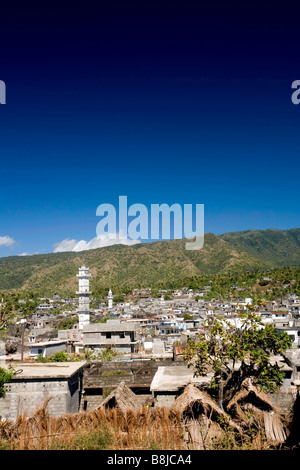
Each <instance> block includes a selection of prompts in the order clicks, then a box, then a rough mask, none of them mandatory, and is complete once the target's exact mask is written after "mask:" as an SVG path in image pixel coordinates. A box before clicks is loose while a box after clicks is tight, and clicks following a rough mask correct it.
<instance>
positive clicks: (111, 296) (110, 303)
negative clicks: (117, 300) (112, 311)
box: [107, 289, 113, 308]
mask: <svg viewBox="0 0 300 470" xmlns="http://www.w3.org/2000/svg"><path fill="white" fill-rule="evenodd" d="M107 300H108V308H112V307H113V294H112V291H111V289H109V292H108V296H107Z"/></svg>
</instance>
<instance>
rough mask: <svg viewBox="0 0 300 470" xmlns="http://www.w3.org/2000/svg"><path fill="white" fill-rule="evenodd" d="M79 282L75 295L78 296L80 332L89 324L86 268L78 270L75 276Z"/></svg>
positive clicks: (87, 274) (88, 292)
mask: <svg viewBox="0 0 300 470" xmlns="http://www.w3.org/2000/svg"><path fill="white" fill-rule="evenodd" d="M77 277H78V281H79V290H78V291H77V292H76V294H78V295H79V306H78V317H79V329H80V330H82V329H83V327H84V325H88V324H89V323H90V294H91V292H90V277H91V275H90V270H89V268H87V267H86V266H81V268H79V274H77Z"/></svg>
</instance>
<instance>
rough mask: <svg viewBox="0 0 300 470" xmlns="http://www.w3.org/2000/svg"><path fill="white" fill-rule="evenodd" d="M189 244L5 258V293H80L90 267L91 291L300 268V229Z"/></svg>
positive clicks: (1, 271) (0, 281)
mask: <svg viewBox="0 0 300 470" xmlns="http://www.w3.org/2000/svg"><path fill="white" fill-rule="evenodd" d="M185 243H186V240H167V241H157V242H150V243H141V244H136V245H132V246H125V245H113V246H109V247H105V248H97V249H94V250H89V251H82V252H64V253H49V254H43V255H32V256H10V257H6V258H0V289H1V290H12V289H26V290H28V289H31V290H37V291H39V292H40V293H41V294H42V295H51V294H53V293H54V292H61V293H63V292H73V294H74V292H75V290H76V288H77V283H78V280H77V277H76V274H77V272H78V268H79V267H80V266H81V265H82V264H86V265H87V266H88V267H89V268H90V272H91V274H92V278H91V287H92V289H93V288H95V287H97V286H102V287H109V286H113V285H114V286H120V287H125V286H131V287H134V286H145V287H146V286H151V285H152V286H153V285H159V284H160V283H164V282H168V281H176V280H180V279H184V278H188V277H193V276H199V275H210V274H222V273H228V272H244V271H251V270H257V269H269V268H277V267H283V266H298V265H300V229H298V228H295V229H290V230H275V229H268V230H248V231H243V232H229V233H224V234H222V235H215V234H213V233H206V234H205V235H204V246H203V248H202V249H201V250H195V251H192V250H186V249H185Z"/></svg>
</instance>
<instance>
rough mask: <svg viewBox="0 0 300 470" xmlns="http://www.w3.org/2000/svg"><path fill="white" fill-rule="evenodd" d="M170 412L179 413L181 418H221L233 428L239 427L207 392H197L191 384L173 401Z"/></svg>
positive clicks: (197, 389)
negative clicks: (201, 416) (204, 416)
mask: <svg viewBox="0 0 300 470" xmlns="http://www.w3.org/2000/svg"><path fill="white" fill-rule="evenodd" d="M171 411H174V412H175V413H180V414H181V416H182V417H183V418H195V417H196V418H197V417H198V416H200V415H202V414H204V415H206V416H209V415H210V416H211V417H212V419H214V418H217V417H220V416H221V417H222V418H224V420H225V421H226V422H227V423H228V424H230V425H231V426H232V427H233V428H238V427H239V426H238V425H237V424H236V423H235V422H234V421H232V420H231V419H230V417H229V416H228V415H227V414H226V413H225V411H223V410H222V408H220V407H219V405H218V404H217V403H216V402H215V401H214V400H213V399H212V398H211V396H210V395H209V394H208V393H207V392H205V391H203V390H199V388H197V387H196V386H195V385H193V384H192V383H189V384H188V385H187V386H186V387H185V389H184V391H183V393H182V394H181V395H180V396H179V397H178V398H177V399H176V400H175V402H174V403H173V405H172V407H171Z"/></svg>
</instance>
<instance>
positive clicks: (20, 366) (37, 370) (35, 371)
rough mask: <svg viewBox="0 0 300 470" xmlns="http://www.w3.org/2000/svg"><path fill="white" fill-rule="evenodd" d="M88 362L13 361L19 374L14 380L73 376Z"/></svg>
mask: <svg viewBox="0 0 300 470" xmlns="http://www.w3.org/2000/svg"><path fill="white" fill-rule="evenodd" d="M84 364H86V362H85V361H84V362H53V363H46V364H26V363H13V364H12V366H13V368H14V370H15V371H18V374H17V375H16V376H14V377H13V380H22V379H24V380H27V379H55V378H64V379H65V378H68V377H72V375H73V374H75V373H76V372H77V371H78V370H79V369H81V368H82V367H83V366H84ZM19 371H20V372H19Z"/></svg>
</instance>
